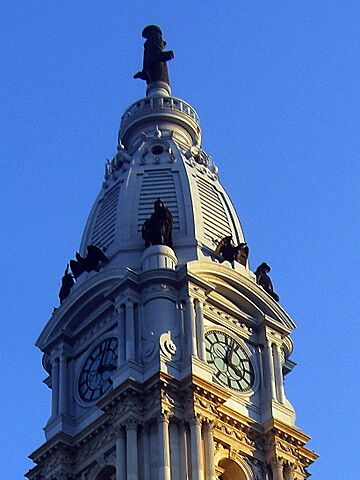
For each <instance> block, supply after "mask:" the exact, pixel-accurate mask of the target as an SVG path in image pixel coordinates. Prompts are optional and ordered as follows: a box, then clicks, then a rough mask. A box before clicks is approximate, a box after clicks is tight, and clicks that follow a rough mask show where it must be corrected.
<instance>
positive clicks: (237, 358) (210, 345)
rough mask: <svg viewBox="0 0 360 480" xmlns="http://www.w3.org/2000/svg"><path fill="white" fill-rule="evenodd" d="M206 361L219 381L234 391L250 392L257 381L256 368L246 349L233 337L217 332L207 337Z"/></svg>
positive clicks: (212, 331)
mask: <svg viewBox="0 0 360 480" xmlns="http://www.w3.org/2000/svg"><path fill="white" fill-rule="evenodd" d="M205 343H206V359H207V362H208V363H209V364H210V365H212V366H213V367H214V369H215V377H216V378H217V380H218V381H219V382H220V383H222V384H223V385H225V386H226V387H228V388H231V389H232V390H237V391H241V392H248V391H250V390H251V389H252V387H253V385H254V380H255V374H254V368H253V365H252V363H251V361H250V358H249V356H248V354H247V353H246V351H245V349H244V348H243V347H242V346H241V344H240V343H238V342H237V341H236V340H235V339H234V338H233V337H232V336H230V335H228V334H226V333H224V332H221V331H217V330H211V331H210V332H208V333H207V334H206V335H205Z"/></svg>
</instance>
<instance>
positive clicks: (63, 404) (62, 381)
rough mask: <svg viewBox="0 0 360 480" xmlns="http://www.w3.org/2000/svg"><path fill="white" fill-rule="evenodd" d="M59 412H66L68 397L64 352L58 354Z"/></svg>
mask: <svg viewBox="0 0 360 480" xmlns="http://www.w3.org/2000/svg"><path fill="white" fill-rule="evenodd" d="M59 370H60V371H59V377H60V378H59V385H60V391H59V413H60V414H62V413H67V399H68V392H67V391H68V378H67V358H66V357H65V355H64V354H62V355H61V356H60V369H59Z"/></svg>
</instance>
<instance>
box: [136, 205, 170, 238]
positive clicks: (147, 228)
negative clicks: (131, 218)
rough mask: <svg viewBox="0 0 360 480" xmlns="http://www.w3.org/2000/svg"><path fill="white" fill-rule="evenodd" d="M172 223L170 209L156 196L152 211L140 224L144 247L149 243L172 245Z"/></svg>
mask: <svg viewBox="0 0 360 480" xmlns="http://www.w3.org/2000/svg"><path fill="white" fill-rule="evenodd" d="M172 223H173V218H172V215H171V212H170V210H169V209H168V208H166V207H165V205H164V203H163V202H162V201H161V200H160V198H158V199H157V200H156V202H155V203H154V212H153V213H152V214H151V217H150V218H148V219H147V220H145V222H144V225H143V226H142V238H143V239H144V240H145V247H146V248H147V247H150V245H167V246H168V247H172V245H173V241H172Z"/></svg>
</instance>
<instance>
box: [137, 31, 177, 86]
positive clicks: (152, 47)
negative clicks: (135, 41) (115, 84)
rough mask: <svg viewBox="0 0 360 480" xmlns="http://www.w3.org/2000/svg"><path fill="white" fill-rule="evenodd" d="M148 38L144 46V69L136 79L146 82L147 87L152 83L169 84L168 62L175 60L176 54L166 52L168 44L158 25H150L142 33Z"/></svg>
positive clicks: (169, 51)
mask: <svg viewBox="0 0 360 480" xmlns="http://www.w3.org/2000/svg"><path fill="white" fill-rule="evenodd" d="M142 37H143V38H146V42H145V44H144V59H143V69H142V70H141V71H140V72H137V73H135V75H134V78H140V79H141V80H145V81H146V83H147V85H149V84H150V83H151V82H157V81H161V82H166V83H167V84H169V74H168V68H167V64H166V62H168V61H169V60H171V59H172V58H174V52H173V51H172V50H168V51H166V52H164V51H163V50H164V48H165V46H166V42H165V41H164V40H163V38H162V31H161V29H160V28H159V27H158V26H157V25H148V26H147V27H145V28H144V30H143V31H142Z"/></svg>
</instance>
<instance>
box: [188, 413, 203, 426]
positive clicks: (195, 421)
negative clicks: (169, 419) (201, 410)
mask: <svg viewBox="0 0 360 480" xmlns="http://www.w3.org/2000/svg"><path fill="white" fill-rule="evenodd" d="M187 421H188V422H189V424H190V426H199V427H201V426H202V424H203V422H204V417H203V416H202V415H199V414H195V415H194V416H192V417H190V418H188V420H187Z"/></svg>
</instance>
